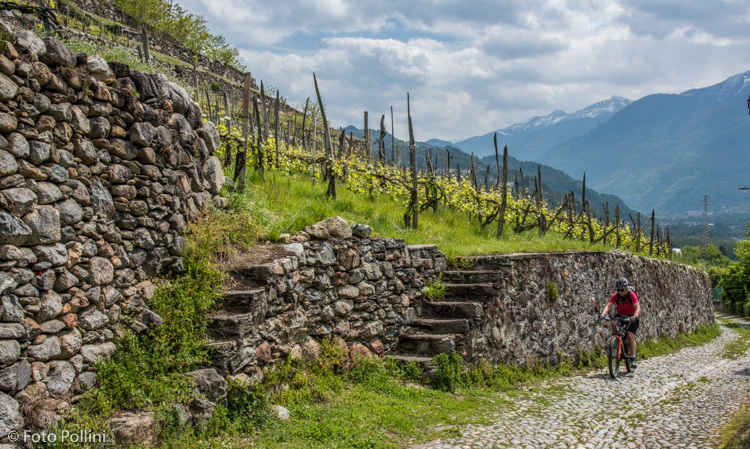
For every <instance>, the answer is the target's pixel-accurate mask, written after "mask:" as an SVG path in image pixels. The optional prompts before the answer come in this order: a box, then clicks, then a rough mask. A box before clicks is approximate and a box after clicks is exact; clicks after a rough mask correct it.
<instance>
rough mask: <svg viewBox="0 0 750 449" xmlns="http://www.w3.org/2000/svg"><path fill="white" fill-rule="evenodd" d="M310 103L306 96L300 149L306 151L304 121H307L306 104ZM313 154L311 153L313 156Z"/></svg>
mask: <svg viewBox="0 0 750 449" xmlns="http://www.w3.org/2000/svg"><path fill="white" fill-rule="evenodd" d="M309 103H310V97H307V100H305V112H304V114H303V115H302V149H303V150H305V151H307V141H306V140H305V122H306V121H307V106H308V105H309ZM314 156H315V155H313V157H314ZM313 170H315V165H314V164H313Z"/></svg>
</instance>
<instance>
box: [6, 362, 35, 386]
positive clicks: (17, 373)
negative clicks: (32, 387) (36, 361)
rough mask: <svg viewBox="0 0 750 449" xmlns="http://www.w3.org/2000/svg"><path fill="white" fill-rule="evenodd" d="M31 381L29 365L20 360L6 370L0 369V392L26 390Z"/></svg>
mask: <svg viewBox="0 0 750 449" xmlns="http://www.w3.org/2000/svg"><path fill="white" fill-rule="evenodd" d="M30 380H31V363H29V362H27V361H26V360H21V361H19V362H18V363H15V364H13V365H11V366H9V367H7V368H3V369H0V390H2V391H17V390H23V389H24V388H26V385H28V384H29V381H30Z"/></svg>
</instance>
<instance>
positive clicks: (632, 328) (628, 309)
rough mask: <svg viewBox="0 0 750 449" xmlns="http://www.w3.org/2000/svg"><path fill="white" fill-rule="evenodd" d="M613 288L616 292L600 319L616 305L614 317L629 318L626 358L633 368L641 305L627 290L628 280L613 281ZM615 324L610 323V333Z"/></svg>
mask: <svg viewBox="0 0 750 449" xmlns="http://www.w3.org/2000/svg"><path fill="white" fill-rule="evenodd" d="M615 287H616V288H617V291H616V292H615V293H614V294H613V295H612V297H611V298H609V302H607V305H606V306H605V307H604V310H603V311H602V318H605V317H606V316H607V312H609V309H610V308H611V307H612V305H613V304H616V307H617V308H616V309H615V310H616V311H615V315H616V316H629V317H631V321H630V322H629V323H628V327H627V329H628V341H629V342H630V354H628V356H629V357H630V360H631V362H630V366H631V367H633V368H635V367H636V366H637V365H636V360H635V356H636V342H635V333H636V332H637V331H638V325H639V324H640V316H641V304H640V303H639V302H638V296H636V294H635V292H634V291H632V290H630V288H628V280H627V279H625V278H624V277H621V278H619V279H617V280H616V281H615ZM615 326H616V325H615V323H614V322H613V323H612V332H614V331H615Z"/></svg>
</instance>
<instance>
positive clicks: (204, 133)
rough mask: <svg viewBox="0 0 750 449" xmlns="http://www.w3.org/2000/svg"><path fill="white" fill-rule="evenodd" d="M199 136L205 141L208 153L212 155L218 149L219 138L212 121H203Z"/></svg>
mask: <svg viewBox="0 0 750 449" xmlns="http://www.w3.org/2000/svg"><path fill="white" fill-rule="evenodd" d="M201 138H202V139H203V141H204V142H205V143H206V148H207V149H208V154H210V155H213V154H214V153H216V152H217V151H218V150H219V145H220V144H221V138H220V136H219V131H218V130H217V129H216V125H214V123H213V122H203V129H202V130H201Z"/></svg>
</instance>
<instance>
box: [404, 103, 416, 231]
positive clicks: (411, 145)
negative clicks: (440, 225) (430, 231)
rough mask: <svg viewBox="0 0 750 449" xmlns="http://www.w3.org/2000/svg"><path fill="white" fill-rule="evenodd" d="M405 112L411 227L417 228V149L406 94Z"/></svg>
mask: <svg viewBox="0 0 750 449" xmlns="http://www.w3.org/2000/svg"><path fill="white" fill-rule="evenodd" d="M406 111H407V113H406V114H407V117H408V120H409V163H410V164H411V203H410V206H411V227H412V228H414V229H417V226H419V179H418V177H417V147H416V144H415V143H414V127H413V126H412V123H411V104H410V100H409V93H408V92H407V93H406Z"/></svg>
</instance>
